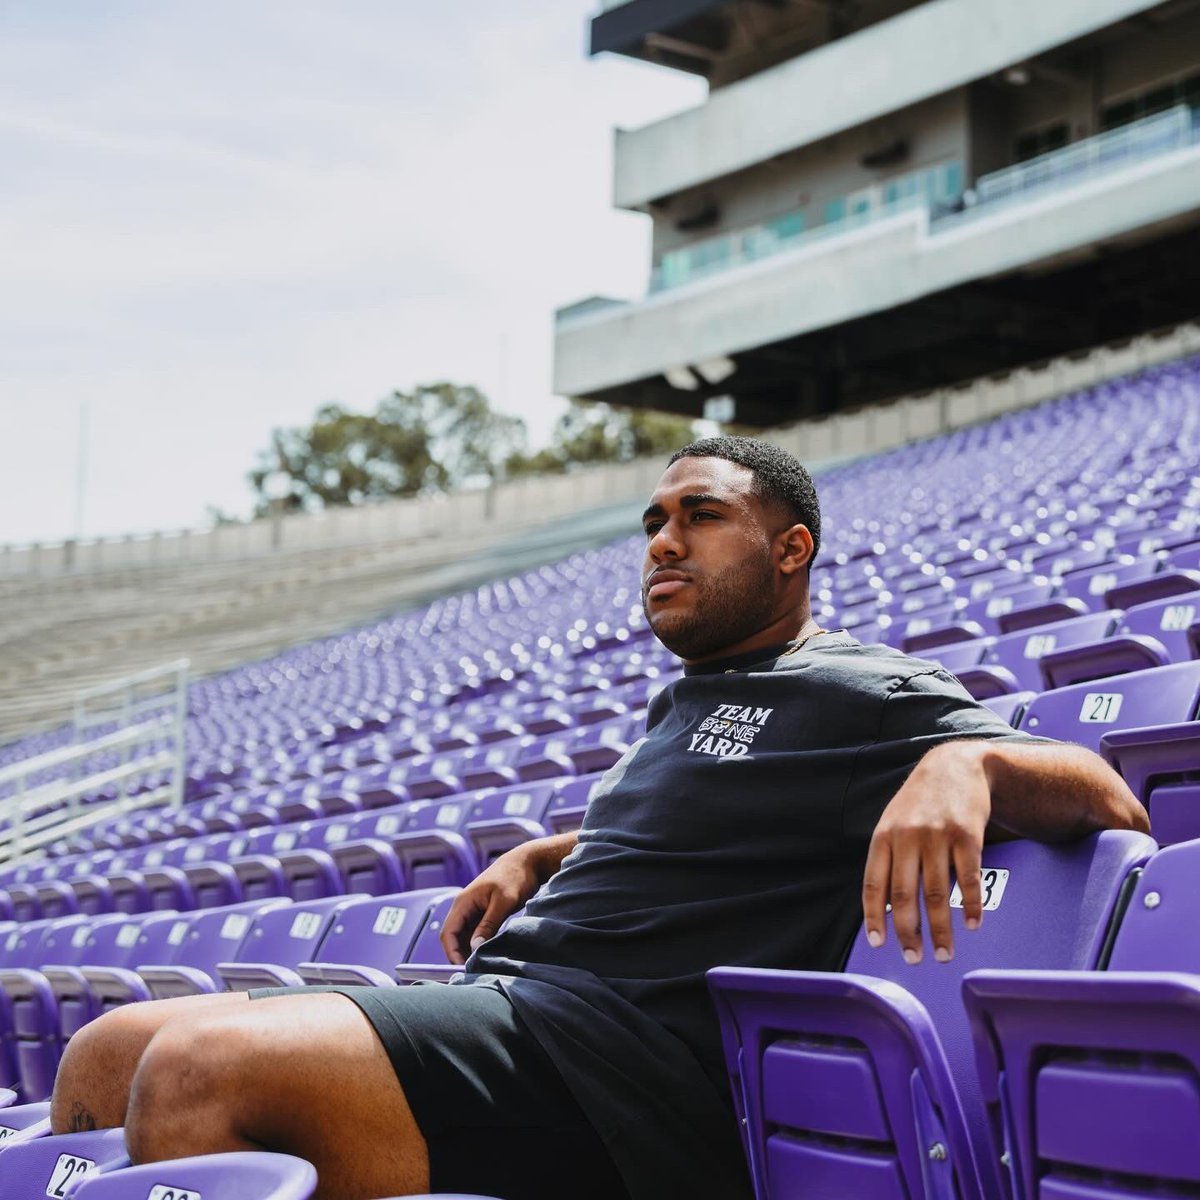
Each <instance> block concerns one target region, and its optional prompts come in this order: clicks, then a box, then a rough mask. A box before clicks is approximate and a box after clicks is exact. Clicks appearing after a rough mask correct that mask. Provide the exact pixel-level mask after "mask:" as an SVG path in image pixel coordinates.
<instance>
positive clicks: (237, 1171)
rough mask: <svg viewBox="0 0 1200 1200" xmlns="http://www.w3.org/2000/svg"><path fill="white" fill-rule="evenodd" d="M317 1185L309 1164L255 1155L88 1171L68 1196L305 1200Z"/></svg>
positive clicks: (88, 1198)
mask: <svg viewBox="0 0 1200 1200" xmlns="http://www.w3.org/2000/svg"><path fill="white" fill-rule="evenodd" d="M316 1186H317V1172H316V1169H315V1168H314V1167H313V1165H312V1164H311V1163H309V1162H306V1161H305V1160H304V1159H302V1158H293V1157H292V1156H291V1155H289V1154H268V1153H266V1152H264V1151H258V1150H255V1151H240V1152H237V1153H232V1154H206V1155H203V1156H201V1157H197V1158H176V1159H170V1160H168V1161H167V1162H158V1163H147V1164H146V1165H144V1166H140V1167H124V1168H119V1169H110V1170H106V1171H104V1172H103V1173H95V1172H92V1173H89V1174H88V1176H87V1178H86V1179H85V1180H84V1181H83V1183H81V1184H80V1185H79V1187H78V1188H77V1189H76V1190H75V1191H73V1192H72V1193H71V1196H72V1197H79V1198H80V1200H201V1198H202V1197H203V1200H308V1197H310V1196H311V1195H312V1194H313V1192H314V1191H315V1190H316ZM38 1200H41V1198H40V1197H39V1198H38Z"/></svg>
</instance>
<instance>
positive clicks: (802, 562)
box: [778, 525, 813, 575]
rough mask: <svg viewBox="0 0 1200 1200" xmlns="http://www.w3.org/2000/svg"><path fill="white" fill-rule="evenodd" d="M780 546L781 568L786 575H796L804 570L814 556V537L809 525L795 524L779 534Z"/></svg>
mask: <svg viewBox="0 0 1200 1200" xmlns="http://www.w3.org/2000/svg"><path fill="white" fill-rule="evenodd" d="M778 545H779V547H780V554H781V557H780V561H779V569H780V570H781V571H782V572H783V573H784V574H785V575H795V574H796V572H797V571H802V570H804V568H805V567H806V566H808V564H809V562H810V561H811V559H812V556H813V538H812V534H811V533H809V532H808V526H807V525H793V526H792V527H791V528H790V529H785V530H784V531H783V533H781V534H780V535H779V542H778Z"/></svg>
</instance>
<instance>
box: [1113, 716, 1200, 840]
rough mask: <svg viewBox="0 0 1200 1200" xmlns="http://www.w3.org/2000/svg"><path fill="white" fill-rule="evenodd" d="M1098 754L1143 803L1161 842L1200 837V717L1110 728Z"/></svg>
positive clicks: (1156, 836)
mask: <svg viewBox="0 0 1200 1200" xmlns="http://www.w3.org/2000/svg"><path fill="white" fill-rule="evenodd" d="M1100 753H1101V754H1102V755H1103V756H1104V757H1105V758H1106V759H1107V760H1108V761H1109V762H1110V763H1112V765H1113V766H1114V767H1115V768H1116V769H1117V770H1118V771H1119V772H1120V773H1121V776H1122V777H1123V778H1124V780H1125V782H1126V783H1127V784H1128V785H1129V788H1130V790H1131V791H1132V792H1133V794H1134V795H1135V796H1137V798H1138V799H1139V800H1140V801H1141V802H1142V803H1143V804H1144V805H1145V806H1146V809H1147V811H1148V812H1149V813H1150V823H1151V826H1152V829H1153V833H1154V836H1155V838H1156V839H1157V840H1158V842H1159V844H1160V845H1164V846H1165V845H1169V844H1171V843H1173V842H1183V841H1188V840H1189V839H1191V838H1196V837H1200V721H1185V722H1179V723H1177V724H1174V725H1153V726H1149V727H1145V728H1134V729H1120V730H1113V731H1112V732H1110V733H1106V734H1105V735H1104V736H1103V737H1101V739H1100Z"/></svg>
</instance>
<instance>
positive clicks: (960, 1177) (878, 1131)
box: [709, 830, 1155, 1200]
mask: <svg viewBox="0 0 1200 1200" xmlns="http://www.w3.org/2000/svg"><path fill="white" fill-rule="evenodd" d="M1154 849H1155V846H1154V842H1153V841H1152V839H1150V838H1149V837H1146V836H1145V835H1143V834H1138V833H1132V832H1126V831H1113V830H1110V831H1106V832H1104V833H1101V834H1097V835H1095V836H1093V837H1090V838H1088V839H1086V840H1085V841H1082V842H1078V843H1075V844H1073V845H1069V846H1047V845H1042V844H1039V843H1034V842H1010V843H1006V844H1002V845H993V846H988V847H986V848H985V850H984V858H983V867H984V873H983V887H984V899H985V916H984V919H983V924H982V925H981V927H980V928H979V930H977V931H976V932H974V933H971V932H968V931H967V930H966V929H965V928H964V927H963V924H962V921H961V918H960V916H959V912H960V910H956V909H953V908H952V916H953V917H954V926H955V929H954V945H955V956H954V959H953V960H952V962H950V963H938V962H935V961H934V960H933V957H932V955H927V956H926V958H925V959H924V960H923V961H922V962H921V963H920V964H919V965H917V966H915V967H911V966H908V965H906V964H905V963H904V960H903V959H902V957H901V955H900V952H899V950H898V948H897V946H896V942H895V937H894V933H893V936H892V937H891V938H890V939H889V944H888V945H887V946H886V947H885V948H884V949H881V950H878V951H876V950H872V949H871V948H870V947H869V946H868V945H867V942H866V937H865V934H864V933H863V932H861V931H860V933H859V936H858V937H857V938H856V939H855V942H854V946H853V948H852V949H851V952H850V959H849V962H848V964H847V973H845V974H840V975H839V974H829V973H825V972H816V971H774V970H760V969H754V968H744V967H717V968H715V969H714V970H712V971H710V972H709V980H710V983H711V987H712V991H713V994H714V997H715V999H716V1005H717V1011H718V1014H719V1016H720V1019H721V1027H722V1039H723V1043H724V1049H725V1061H726V1064H727V1066H728V1068H729V1073H730V1077H731V1081H732V1084H733V1094H734V1103H735V1109H736V1111H737V1114H738V1116H739V1117H741V1118H742V1135H743V1141H744V1144H745V1146H746V1151H747V1158H748V1160H749V1162H750V1165H751V1172H752V1175H753V1176H754V1183H755V1192H756V1195H757V1196H758V1198H759V1200H780V1198H782V1197H787V1198H788V1200H805V1198H807V1197H814V1198H816V1197H824V1196H828V1195H838V1196H846V1197H850V1196H853V1197H856V1198H861V1200H874V1198H875V1197H879V1198H880V1200H884V1198H886V1200H896V1198H898V1197H906V1196H925V1197H945V1198H946V1200H950V1198H952V1197H953V1198H956V1200H976V1198H983V1200H1002V1198H1003V1197H1006V1196H1007V1194H1008V1193H1007V1189H1006V1187H1005V1186H1004V1183H1003V1168H1002V1164H1001V1157H1000V1155H1001V1151H1000V1147H999V1146H997V1145H996V1144H995V1143H994V1142H993V1140H992V1135H991V1131H990V1129H989V1125H988V1120H987V1114H986V1112H985V1111H984V1108H983V1105H982V1104H981V1102H980V1098H979V1095H978V1091H977V1088H976V1084H975V1065H974V1062H973V1058H972V1046H971V1039H970V1037H969V1036H968V1033H967V1029H966V1014H965V1012H964V1011H963V1008H962V1003H961V1000H960V988H961V981H962V977H963V975H964V973H966V972H967V971H969V970H971V969H973V968H975V967H978V966H981V965H984V964H987V965H989V966H1012V967H1062V968H1081V969H1082V968H1086V967H1091V966H1093V965H1094V964H1095V963H1096V961H1097V960H1098V956H1099V955H1100V953H1101V949H1102V946H1103V944H1104V939H1105V934H1106V931H1107V929H1108V927H1109V924H1110V921H1111V919H1112V915H1113V912H1114V909H1115V908H1116V905H1117V901H1118V897H1119V895H1120V892H1121V890H1122V887H1123V885H1124V881H1125V880H1126V878H1127V876H1128V875H1129V873H1130V872H1131V871H1132V870H1133V869H1134V868H1136V867H1138V866H1141V865H1142V864H1143V863H1144V862H1145V861H1146V860H1147V859H1148V858H1149V857H1150V855H1151V854H1152V853H1153V852H1154ZM1048 914H1061V915H1062V917H1063V919H1061V920H1048V919H1047V918H1048ZM1042 1195H1043V1196H1046V1194H1045V1193H1042ZM1046 1200H1049V1197H1046Z"/></svg>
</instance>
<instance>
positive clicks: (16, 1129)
mask: <svg viewBox="0 0 1200 1200" xmlns="http://www.w3.org/2000/svg"><path fill="white" fill-rule="evenodd" d="M49 1135H50V1104H49V1102H48V1101H46V1100H43V1101H41V1102H39V1103H37V1104H14V1105H11V1106H10V1107H8V1108H6V1109H4V1111H3V1112H2V1113H0V1153H3V1152H4V1151H5V1150H11V1149H12V1148H13V1146H19V1145H20V1144H21V1143H22V1142H28V1141H33V1140H34V1139H35V1138H44V1137H49ZM3 1169H4V1163H3V1160H2V1159H0V1171H2V1170H3Z"/></svg>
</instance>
